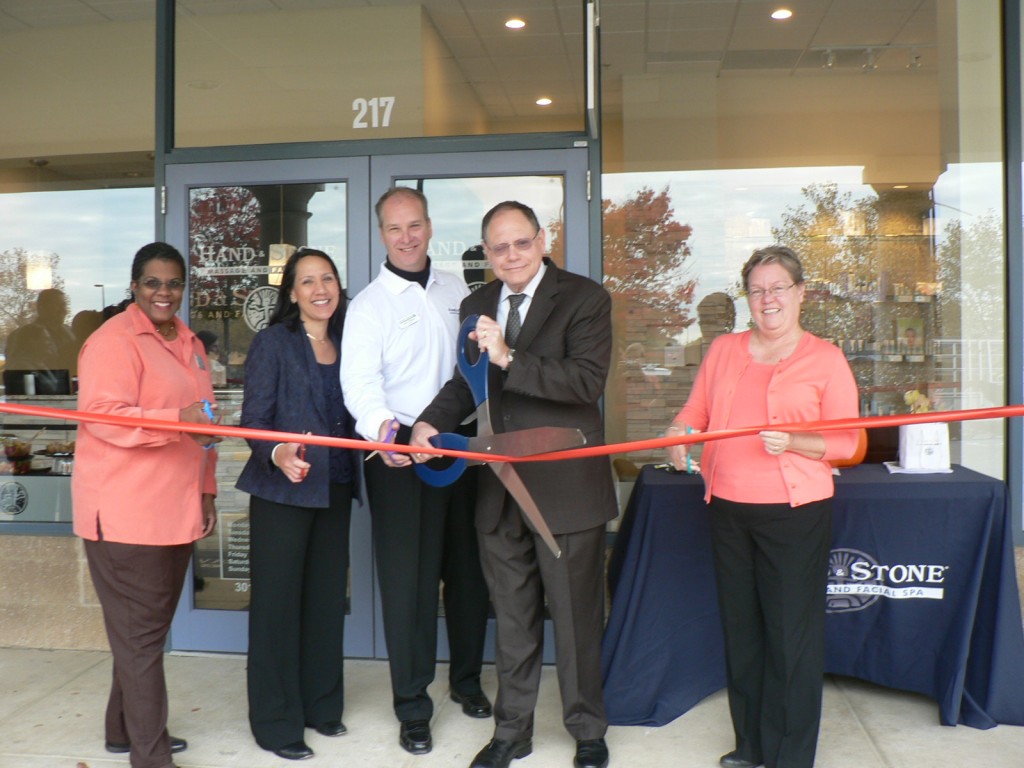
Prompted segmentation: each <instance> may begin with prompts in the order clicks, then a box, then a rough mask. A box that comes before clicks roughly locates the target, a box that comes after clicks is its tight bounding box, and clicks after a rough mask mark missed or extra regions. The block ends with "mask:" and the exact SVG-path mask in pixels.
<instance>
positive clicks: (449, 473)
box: [415, 432, 469, 488]
mask: <svg viewBox="0 0 1024 768" xmlns="http://www.w3.org/2000/svg"><path fill="white" fill-rule="evenodd" d="M430 444H431V445H432V446H434V447H435V448H449V449H451V450H453V451H466V450H469V438H468V437H466V436H465V435H457V434H455V433H454V432H442V433H441V434H439V435H434V436H433V437H432V438H430ZM466 463H467V462H466V460H465V459H455V461H453V462H452V463H451V464H449V465H448V466H447V467H445V468H444V469H434V468H433V467H428V466H427V465H426V464H417V465H416V467H415V468H416V474H417V475H418V476H419V478H420V480H422V481H423V482H424V483H426V484H427V485H429V486H432V487H434V488H443V487H444V486H446V485H451V484H452V483H454V482H455V481H456V480H458V479H459V477H460V476H461V475H462V473H463V472H465V471H466Z"/></svg>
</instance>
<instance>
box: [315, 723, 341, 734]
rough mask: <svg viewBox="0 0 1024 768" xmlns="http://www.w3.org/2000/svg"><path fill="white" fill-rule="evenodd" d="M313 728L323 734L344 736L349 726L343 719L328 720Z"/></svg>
mask: <svg viewBox="0 0 1024 768" xmlns="http://www.w3.org/2000/svg"><path fill="white" fill-rule="evenodd" d="M313 728H314V729H315V730H316V732H317V733H319V734H320V735H321V736H344V735H345V734H346V733H348V728H346V727H345V724H344V723H343V722H341V720H328V721H327V722H325V723H320V724H319V725H314V726H313Z"/></svg>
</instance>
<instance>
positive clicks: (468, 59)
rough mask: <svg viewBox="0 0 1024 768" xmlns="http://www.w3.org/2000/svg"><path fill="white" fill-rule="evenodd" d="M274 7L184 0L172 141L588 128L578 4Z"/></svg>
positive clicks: (440, 0) (431, 1)
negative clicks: (518, 10) (516, 18)
mask: <svg viewBox="0 0 1024 768" xmlns="http://www.w3.org/2000/svg"><path fill="white" fill-rule="evenodd" d="M267 5H268V4H265V3H259V4H257V3H250V4H220V3H214V4H203V3H192V2H179V3H178V4H177V37H176V41H177V42H176V44H177V49H176V51H175V55H176V72H177V78H176V87H177V93H176V129H175V134H176V136H175V145H176V146H179V147H198V146H217V145H228V144H267V143H275V142H297V141H341V140H352V139H384V138H403V137H420V136H466V135H484V134H504V133H533V132H543V131H582V130H583V128H584V122H583V103H582V100H581V97H582V93H583V85H582V77H583V38H584V36H583V3H582V2H580V3H560V4H558V5H559V7H558V8H554V7H551V8H534V9H529V10H527V11H525V12H524V14H523V18H524V19H525V22H526V24H525V26H523V27H521V28H518V29H509V28H507V27H506V26H505V22H506V21H508V19H509V18H511V17H512V16H513V14H512V13H511V12H510V13H507V14H502V13H501V12H499V11H497V10H495V9H494V8H492V7H490V6H489V5H487V4H486V3H472V4H468V5H464V4H457V5H453V4H452V3H450V2H447V1H445V0H423V2H419V3H407V4H397V3H387V4H381V3H373V4H370V5H372V7H330V6H331V4H329V3H322V2H295V3H289V4H288V7H287V9H282V10H276V11H275V10H268V8H267ZM334 5H335V6H343V5H344V6H348V5H351V4H348V3H336V4H334ZM359 5H360V6H362V5H364V4H359ZM551 5H552V6H553V5H554V4H551ZM474 6H475V7H474ZM225 9H229V12H225ZM542 99H545V101H544V102H543V103H538V101H539V100H542Z"/></svg>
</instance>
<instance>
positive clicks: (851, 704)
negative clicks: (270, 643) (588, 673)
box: [0, 648, 1024, 768]
mask: <svg viewBox="0 0 1024 768" xmlns="http://www.w3.org/2000/svg"><path fill="white" fill-rule="evenodd" d="M166 662H167V675H168V683H169V687H170V692H171V718H170V724H171V733H173V734H174V735H176V736H181V737H183V738H186V739H188V741H189V744H190V746H189V749H188V750H187V751H185V752H183V753H181V754H180V755H176V761H177V764H178V765H179V766H180V767H181V768H285V767H286V766H290V765H298V764H299V763H293V762H290V761H287V760H281V759H279V758H276V757H274V755H272V754H271V753H269V752H264V751H263V750H262V749H260V748H259V747H257V746H256V744H255V743H254V742H253V740H252V736H251V735H250V733H249V726H248V721H247V719H246V694H245V659H244V658H243V657H239V656H208V655H204V656H193V655H171V656H168V657H167V660H166ZM484 675H485V679H484V689H485V690H486V691H487V692H488V694H489V695H493V693H494V689H495V679H494V668H493V666H485V668H484ZM437 678H438V680H445V679H446V669H445V668H444V667H443V665H439V666H438V676H437ZM109 681H110V655H109V654H107V653H101V652H95V651H45V650H26V649H15V648H0V768H115V767H116V768H123V767H124V766H127V765H128V759H127V756H124V755H111V754H108V753H107V752H106V751H104V749H103V712H104V708H105V706H106V696H107V692H108V688H109ZM346 693H347V698H348V701H347V704H346V708H345V717H344V720H345V723H346V725H347V726H348V728H349V733H348V735H346V736H342V737H340V738H337V739H328V738H325V737H322V736H320V735H319V734H317V733H315V732H313V731H306V740H307V743H308V744H309V745H310V746H311V747H312V748H313V750H314V751H315V752H316V757H314V758H313V759H312V760H307V761H304V762H302V763H301V765H305V766H309V768H316V767H317V766H323V767H324V768H334V767H335V766H352V767H353V768H378V767H379V768H442V766H443V767H444V768H449V767H451V768H468V766H469V763H470V761H471V760H472V759H473V756H474V755H475V754H476V752H477V751H478V750H479V749H480V748H481V747H482V746H484V744H486V743H487V741H488V739H489V738H490V737H491V733H492V729H493V724H492V721H490V720H473V719H470V718H468V717H466V716H464V715H463V714H462V711H461V709H460V708H459V706H458V705H456V704H453V703H452V702H451V701H449V700H448V696H447V687H446V686H445V685H444V684H443V683H440V682H439V683H435V685H434V686H433V688H432V689H431V694H432V695H433V698H434V702H435V707H436V709H435V714H434V720H433V723H432V725H433V735H434V750H433V752H431V753H430V754H428V755H425V756H422V757H413V756H412V755H409V754H408V753H406V752H405V751H403V750H402V749H401V747H399V746H398V724H397V723H396V721H395V719H394V715H393V714H392V711H391V705H390V686H389V684H388V667H387V664H386V663H384V662H380V661H362V660H353V661H350V662H348V664H347V665H346ZM608 746H609V748H610V750H611V765H612V766H617V767H619V768H625V767H627V766H628V767H629V768H633V767H634V766H635V767H638V768H715V767H716V766H717V765H718V757H719V756H720V755H721V754H723V753H725V752H728V751H729V750H730V749H731V748H732V729H731V725H730V722H729V715H728V711H727V707H726V701H725V694H724V693H723V692H719V693H716V694H714V695H713V696H710V697H708V698H707V699H705V700H704V701H703V702H701V703H700V704H699V705H698V706H697V707H695V708H694V709H693V710H691V711H690V712H688V713H686V714H685V715H683V716H682V717H680V718H678V719H677V720H675V721H674V722H672V723H670V724H669V725H666V726H664V727H662V728H645V727H621V726H620V727H612V728H611V729H610V730H609V732H608ZM573 747H574V745H573V743H572V741H571V739H570V738H569V736H568V734H567V733H566V732H565V731H564V729H563V728H562V725H561V707H560V704H559V699H558V690H557V682H556V680H555V673H554V669H553V668H551V667H545V668H544V679H543V684H542V687H541V699H540V703H539V705H538V710H537V728H536V734H535V738H534V752H533V754H532V755H530V756H529V757H526V758H524V759H522V760H518V761H515V762H514V763H513V766H514V768H571V766H572V758H573ZM1021 766H1024V728H1020V727H1013V726H1006V725H1002V726H999V727H997V728H993V729H992V730H988V731H979V730H975V729H973V728H966V727H964V726H959V727H956V728H948V727H943V726H941V725H939V724H938V705H937V704H936V703H935V702H933V701H931V700H930V699H926V698H924V697H922V696H917V695H914V694H907V693H900V692H896V691H891V690H888V689H884V688H879V687H877V686H874V685H871V684H868V683H863V682H860V681H857V680H850V679H847V678H829V679H828V680H827V682H826V686H825V714H824V718H823V722H822V729H821V738H820V741H819V745H818V760H817V763H816V768H965V767H970V768H975V767H979V768H981V767H984V768H1021Z"/></svg>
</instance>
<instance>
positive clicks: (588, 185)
mask: <svg viewBox="0 0 1024 768" xmlns="http://www.w3.org/2000/svg"><path fill="white" fill-rule="evenodd" d="M587 202H588V203H589V202H590V169H589V168H587Z"/></svg>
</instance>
